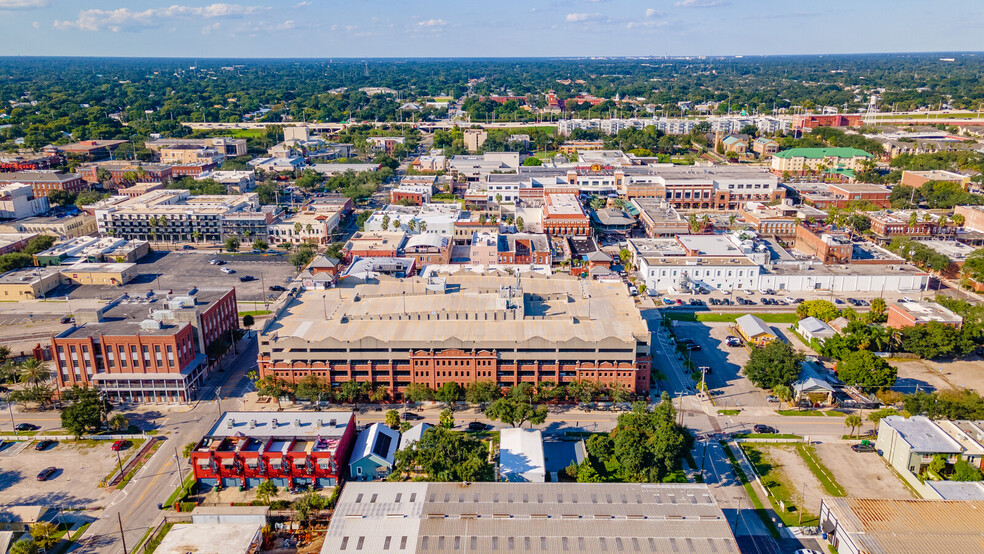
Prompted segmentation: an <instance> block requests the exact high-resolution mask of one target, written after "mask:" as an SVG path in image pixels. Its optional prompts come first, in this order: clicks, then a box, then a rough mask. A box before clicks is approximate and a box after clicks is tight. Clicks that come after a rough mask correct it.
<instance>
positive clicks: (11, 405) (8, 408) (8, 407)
mask: <svg viewBox="0 0 984 554" xmlns="http://www.w3.org/2000/svg"><path fill="white" fill-rule="evenodd" d="M12 394H13V393H12V392H8V393H7V411H8V412H9V413H10V430H11V431H13V432H14V436H17V434H18V433H17V426H16V425H14V406H13V404H12V403H11V401H10V396H11V395H12Z"/></svg>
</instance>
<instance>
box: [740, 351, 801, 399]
mask: <svg viewBox="0 0 984 554" xmlns="http://www.w3.org/2000/svg"><path fill="white" fill-rule="evenodd" d="M804 359H805V356H804V355H803V354H801V353H799V352H797V351H795V350H794V349H793V347H792V346H790V345H789V343H787V342H785V341H780V340H775V341H772V342H770V343H769V344H767V345H765V346H763V347H762V348H755V349H753V350H752V352H751V354H750V355H749V357H748V362H747V363H746V364H745V367H744V368H743V369H742V372H743V373H744V374H745V376H746V377H748V380H749V381H751V382H752V383H754V384H755V386H757V387H761V388H763V389H773V388H775V387H776V386H777V385H791V384H792V383H793V382H794V381H796V379H798V378H799V374H800V365H801V364H802V363H803V360H804Z"/></svg>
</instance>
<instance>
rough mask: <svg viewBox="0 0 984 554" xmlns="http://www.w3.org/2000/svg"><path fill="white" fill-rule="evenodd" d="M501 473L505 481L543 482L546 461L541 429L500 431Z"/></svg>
mask: <svg viewBox="0 0 984 554" xmlns="http://www.w3.org/2000/svg"><path fill="white" fill-rule="evenodd" d="M499 474H500V475H501V476H502V479H503V480H504V481H533V482H538V483H539V482H543V480H544V478H545V475H546V462H545V460H544V456H543V434H542V433H541V432H540V430H539V429H503V430H501V431H499Z"/></svg>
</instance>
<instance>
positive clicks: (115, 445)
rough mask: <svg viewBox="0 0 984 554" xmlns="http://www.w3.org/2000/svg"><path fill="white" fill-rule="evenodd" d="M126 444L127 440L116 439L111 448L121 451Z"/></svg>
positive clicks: (114, 450)
mask: <svg viewBox="0 0 984 554" xmlns="http://www.w3.org/2000/svg"><path fill="white" fill-rule="evenodd" d="M124 446H126V441H124V440H118V441H115V442H114V443H113V446H111V447H110V448H111V449H112V450H113V452H119V451H120V450H123V447H124Z"/></svg>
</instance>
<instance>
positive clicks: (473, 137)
mask: <svg viewBox="0 0 984 554" xmlns="http://www.w3.org/2000/svg"><path fill="white" fill-rule="evenodd" d="M464 134H465V149H467V150H468V151H469V152H478V149H479V148H481V147H482V145H483V144H485V141H486V140H488V138H489V132H488V131H486V130H484V129H465V133H464Z"/></svg>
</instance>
